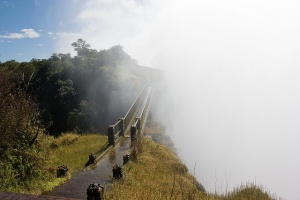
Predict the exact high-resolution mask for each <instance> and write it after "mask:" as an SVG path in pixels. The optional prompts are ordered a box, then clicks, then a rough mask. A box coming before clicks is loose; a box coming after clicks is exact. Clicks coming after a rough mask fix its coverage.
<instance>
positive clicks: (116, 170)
mask: <svg viewBox="0 0 300 200" xmlns="http://www.w3.org/2000/svg"><path fill="white" fill-rule="evenodd" d="M112 171H113V177H114V178H115V179H121V178H123V172H122V167H121V166H120V165H115V166H114V167H113V169H112Z"/></svg>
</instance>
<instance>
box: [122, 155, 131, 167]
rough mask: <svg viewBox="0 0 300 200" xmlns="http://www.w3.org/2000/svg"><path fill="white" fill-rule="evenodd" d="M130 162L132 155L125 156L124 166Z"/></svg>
mask: <svg viewBox="0 0 300 200" xmlns="http://www.w3.org/2000/svg"><path fill="white" fill-rule="evenodd" d="M129 161H130V155H128V154H126V155H125V156H123V165H125V164H126V163H128V162H129Z"/></svg>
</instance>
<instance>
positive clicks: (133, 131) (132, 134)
mask: <svg viewBox="0 0 300 200" xmlns="http://www.w3.org/2000/svg"><path fill="white" fill-rule="evenodd" d="M130 138H131V145H132V144H133V143H134V142H135V140H136V126H133V125H132V126H131V128H130Z"/></svg>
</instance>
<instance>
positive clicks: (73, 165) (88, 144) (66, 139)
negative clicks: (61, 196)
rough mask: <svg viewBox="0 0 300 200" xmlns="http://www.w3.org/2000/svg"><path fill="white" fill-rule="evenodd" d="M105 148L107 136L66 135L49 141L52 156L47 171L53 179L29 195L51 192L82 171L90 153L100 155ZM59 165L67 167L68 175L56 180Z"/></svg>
mask: <svg viewBox="0 0 300 200" xmlns="http://www.w3.org/2000/svg"><path fill="white" fill-rule="evenodd" d="M106 147H107V136H105V135H101V134H84V135H78V134H73V133H66V134H63V135H62V136H60V137H58V138H55V139H53V140H52V141H51V144H50V148H51V152H52V154H51V155H50V157H49V159H51V166H50V169H49V171H50V172H51V173H52V174H53V179H51V180H49V181H48V182H45V183H44V184H42V185H40V186H39V187H37V188H38V189H39V190H37V191H32V192H31V193H35V194H40V193H45V192H48V191H51V190H53V189H54V188H55V187H56V186H58V185H60V184H62V183H64V182H66V181H67V180H68V179H70V178H71V177H72V174H74V173H76V172H78V171H80V170H82V169H83V168H84V167H85V164H86V162H87V161H88V158H89V155H90V154H91V153H94V154H96V155H97V156H98V155H100V154H101V153H102V152H103V151H104V150H105V149H106ZM60 165H66V166H67V167H68V170H69V171H68V174H67V175H66V176H65V177H61V178H56V169H57V167H58V166H60Z"/></svg>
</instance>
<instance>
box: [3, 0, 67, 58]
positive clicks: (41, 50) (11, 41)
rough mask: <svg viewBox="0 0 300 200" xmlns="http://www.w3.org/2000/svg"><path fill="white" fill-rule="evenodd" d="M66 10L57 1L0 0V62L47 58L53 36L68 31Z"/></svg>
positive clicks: (52, 44) (52, 43) (53, 41)
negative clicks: (64, 30) (65, 22)
mask: <svg viewBox="0 0 300 200" xmlns="http://www.w3.org/2000/svg"><path fill="white" fill-rule="evenodd" d="M65 7H66V1H60V0H25V1H24V0H0V24H1V25H0V54H1V57H0V61H1V62H5V61H7V60H11V59H14V60H17V61H30V60H31V59H32V58H38V59H42V58H49V57H50V56H51V55H52V53H54V50H55V48H54V44H55V40H56V39H57V37H56V33H57V32H59V31H62V30H63V29H65V28H66V29H70V27H67V25H66V24H63V22H64V20H65V19H67V17H68V15H67V14H68V13H69V12H68V11H66V10H65V11H64V10H63V9H64V8H65ZM70 7H71V6H70Z"/></svg>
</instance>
